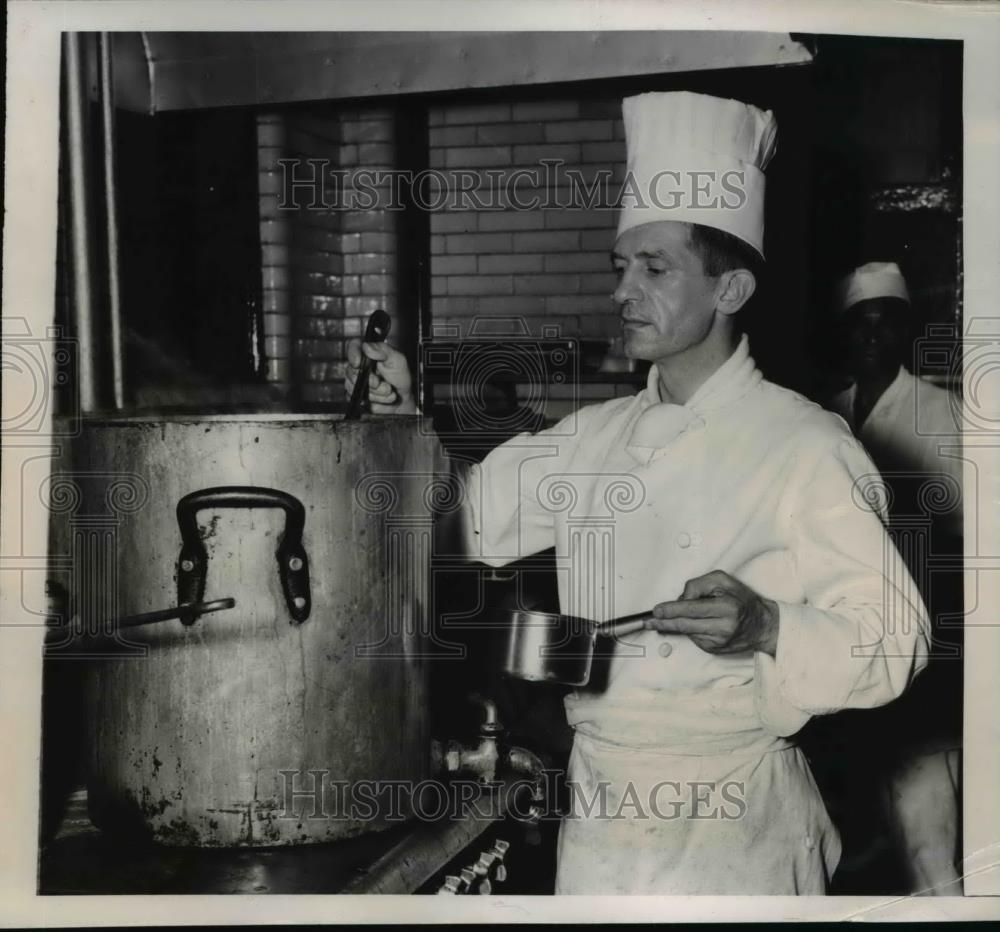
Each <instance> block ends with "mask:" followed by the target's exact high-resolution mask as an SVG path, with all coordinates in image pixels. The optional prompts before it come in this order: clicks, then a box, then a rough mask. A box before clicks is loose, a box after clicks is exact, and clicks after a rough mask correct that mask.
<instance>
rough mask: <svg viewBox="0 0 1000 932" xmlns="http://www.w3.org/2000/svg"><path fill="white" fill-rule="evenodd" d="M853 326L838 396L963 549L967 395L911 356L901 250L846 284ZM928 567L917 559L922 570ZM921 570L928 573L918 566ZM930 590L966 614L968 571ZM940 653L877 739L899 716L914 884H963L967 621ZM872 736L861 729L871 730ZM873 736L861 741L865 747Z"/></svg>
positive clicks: (888, 761)
mask: <svg viewBox="0 0 1000 932" xmlns="http://www.w3.org/2000/svg"><path fill="white" fill-rule="evenodd" d="M836 305H837V308H836V309H837V311H838V312H839V320H840V324H841V330H842V333H843V335H844V336H845V338H846V351H847V357H846V358H847V367H848V369H849V370H850V374H851V376H852V377H853V382H852V383H851V385H850V386H849V387H848V388H847V389H846V390H844V391H843V392H841V393H840V394H839V395H837V396H836V397H835V398H834V399H833V400H832V403H831V407H832V409H833V410H834V411H836V412H837V413H839V414H840V415H841V416H842V417H843V418H844V419H845V420H846V421H847V423H848V424H849V425H850V426H851V428H852V430H853V431H854V433H855V435H856V436H857V437H858V438H859V439H860V440H861V442H862V443H863V444H864V446H865V448H866V449H867V450H868V452H869V453H870V454H871V457H872V459H873V460H874V461H875V463H876V465H877V466H878V468H879V469H880V470H881V471H882V473H883V474H884V477H885V480H886V483H887V485H888V486H889V488H890V489H891V490H892V491H893V496H892V497H893V502H894V504H893V509H892V511H893V514H892V515H890V519H893V518H895V520H897V521H898V522H899V523H900V524H901V525H902V526H904V527H905V526H907V525H908V526H909V530H910V533H912V528H913V523H914V519H915V518H916V519H917V520H919V517H920V515H921V512H922V510H926V509H921V505H920V491H921V487H924V488H930V489H932V490H935V489H936V490H937V492H938V493H939V495H938V496H937V501H938V504H942V503H943V505H944V506H946V507H940V508H938V509H936V510H937V511H938V512H939V513H937V514H933V515H927V516H926V517H928V519H930V518H932V517H933V519H934V520H933V522H932V524H931V532H932V537H931V541H932V542H931V543H930V545H929V546H928V547H926V548H922V549H921V551H920V558H921V559H926V557H927V555H928V554H935V555H936V554H941V553H948V552H951V553H953V554H961V552H962V547H961V543H962V542H961V533H962V507H961V506H962V499H961V488H962V486H961V483H962V460H961V458H960V456H959V455H958V454H959V453H960V448H961V428H960V419H959V413H958V412H959V409H960V401H959V399H958V397H957V396H954V395H952V394H951V392H949V391H947V390H946V389H944V388H939V387H938V386H936V385H933V384H931V383H930V382H927V381H924V380H922V379H919V378H918V377H917V376H915V375H913V373H912V372H910V371H909V370H908V369H907V368H906V362H907V361H908V360H909V359H910V358H911V356H912V353H911V350H912V345H913V340H912V329H913V328H912V326H911V322H912V318H913V313H914V312H913V308H912V305H911V302H910V294H909V289H908V288H907V284H906V280H905V279H904V277H903V275H902V273H901V272H900V269H899V266H898V265H896V263H894V262H869V263H867V264H866V265H862V266H860V267H859V268H857V269H855V270H854V271H853V272H851V273H850V274H849V275H847V276H846V277H845V278H844V279H843V280H842V281H841V282H840V284H839V286H838V288H837V296H836ZM924 569H925V567H920V566H915V567H911V570H912V571H913V572H914V573H915V574H917V573H920V572H921V571H922V570H924ZM918 578H919V576H918ZM930 581H931V580H930V579H928V580H927V581H926V582H925V583H924V585H925V592H924V597H925V599H926V600H927V603H928V605H929V606H930V608H931V614H932V617H934V618H938V617H944V618H947V617H949V616H951V617H954V615H955V612H956V609H960V607H961V604H962V593H961V591H960V590H959V587H960V586H961V582H962V580H961V577H960V575H959V574H957V573H953V574H950V578H949V576H948V575H943V574H940V573H939V574H936V575H935V577H934V586H933V588H932V587H931V586H930ZM934 628H935V631H934V646H935V650H934V651H933V652H932V657H931V663H930V666H929V669H928V670H927V672H926V673H925V674H924V675H923V676H922V677H921V678H920V681H919V682H918V683H917V686H916V688H915V689H914V690H912V691H911V692H910V693H908V694H907V695H906V696H905V697H904V698H903V699H902V700H901V701H900V702H898V703H894V704H893V705H892V706H891V707H890V708H888V709H886V710H884V714H883V713H880V714H879V715H878V716H873V717H872V720H871V722H870V724H871V726H872V728H873V730H874V734H873V735H871V737H870V743H871V745H872V746H873V747H878V745H879V733H880V731H882V730H883V729H885V728H891V729H892V731H893V733H894V735H895V741H894V742H893V743H892V744H891V746H890V749H891V753H888V754H887V753H885V752H884V750H883V752H882V753H881V754H877V755H876V754H869V755H868V756H869V759H873V758H875V757H876V756H878V757H880V758H882V759H883V761H884V763H883V766H884V767H885V768H886V774H887V776H886V790H887V792H886V800H887V802H888V807H887V814H888V818H889V821H890V825H891V827H892V829H893V834H894V835H895V836H896V838H897V840H898V848H899V853H900V855H901V859H902V863H903V866H904V868H905V870H906V873H907V875H908V880H909V883H910V890H911V892H915V893H923V894H932V895H939V896H954V895H961V893H962V882H961V879H960V876H959V871H958V868H957V862H958V858H959V851H958V847H959V845H958V836H959V832H958V826H959V815H958V814H959V810H960V792H959V788H960V783H959V764H960V757H961V746H962V666H961V630H960V629H956V628H955V627H954V626H950V627H945V626H943V625H935V626H934ZM859 737H860V736H859ZM863 744H864V741H863V740H861V741H858V742H856V743H855V747H856V748H858V749H860V748H861V747H862V746H863Z"/></svg>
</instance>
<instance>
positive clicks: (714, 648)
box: [646, 570, 778, 657]
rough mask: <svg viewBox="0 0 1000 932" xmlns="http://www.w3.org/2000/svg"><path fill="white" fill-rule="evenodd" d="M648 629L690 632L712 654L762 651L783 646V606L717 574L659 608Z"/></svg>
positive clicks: (689, 584) (696, 581) (771, 651)
mask: <svg viewBox="0 0 1000 932" xmlns="http://www.w3.org/2000/svg"><path fill="white" fill-rule="evenodd" d="M653 615H654V618H652V619H651V620H649V621H647V622H646V627H648V628H652V629H654V630H656V631H659V632H660V633H661V634H686V635H688V637H690V638H691V640H692V641H694V643H695V644H697V645H698V647H700V648H701V649H702V650H703V651H707V652H708V653H710V654H738V653H743V652H746V651H751V650H752V651H761V652H762V653H765V654H770V655H771V656H772V657H773V656H774V653H775V651H776V650H777V646H778V606H777V605H776V604H775V603H774V602H772V601H771V600H770V599H765V598H762V597H761V596H759V595H758V594H757V593H756V592H754V591H753V589H751V588H750V587H749V586H745V585H744V584H743V583H741V582H740V581H739V580H738V579H736V578H734V577H733V576H730V575H729V574H728V573H724V572H723V571H722V570H714V571H713V572H711V573H706V574H705V575H704V576H699V577H697V579H690V580H688V581H687V583H685V585H684V591H683V592H682V593H681V597H680V598H679V599H677V600H676V601H673V602H661V603H660V604H659V605H656V606H655V607H654V608H653Z"/></svg>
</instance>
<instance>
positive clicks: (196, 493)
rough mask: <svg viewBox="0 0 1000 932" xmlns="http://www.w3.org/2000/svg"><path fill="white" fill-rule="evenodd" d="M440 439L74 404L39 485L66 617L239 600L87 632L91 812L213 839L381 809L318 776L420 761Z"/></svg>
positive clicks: (177, 840)
mask: <svg viewBox="0 0 1000 932" xmlns="http://www.w3.org/2000/svg"><path fill="white" fill-rule="evenodd" d="M440 457H441V453H440V448H439V445H438V442H437V440H436V439H435V438H434V436H433V435H432V433H431V431H430V428H429V426H428V425H427V423H426V422H424V421H423V420H422V419H420V418H409V417H392V418H370V419H366V420H363V421H354V422H347V421H344V420H343V419H340V418H334V417H330V416H291V415H251V416H234V417H225V416H218V417H198V418H184V417H172V418H157V419H156V420H155V421H154V420H142V419H139V418H120V419H94V418H90V419H88V420H86V421H85V422H84V426H83V429H82V431H81V433H80V436H79V437H77V438H76V439H75V440H74V441H73V443H72V445H71V450H68V451H67V452H66V453H65V454H63V455H62V456H61V457H57V461H56V464H55V469H54V473H53V478H52V486H51V499H52V502H53V513H54V514H53V537H52V539H53V554H54V558H55V562H56V563H59V561H60V559H61V561H62V565H63V566H64V567H65V568H66V570H65V574H64V575H65V576H66V579H65V580H64V581H65V584H66V588H67V591H68V592H69V593H70V601H71V604H72V605H73V606H74V609H73V611H75V612H76V613H77V616H78V617H77V622H79V621H80V616H82V615H89V618H90V622H88V625H89V626H90V627H92V625H93V623H94V620H95V619H96V620H97V623H98V624H100V623H102V622H101V618H102V617H105V616H109V615H114V616H115V617H122V616H126V615H136V614H140V613H143V612H148V611H153V610H157V609H162V608H164V607H169V606H176V605H178V604H180V603H187V602H195V601H199V600H201V599H204V600H215V599H223V598H226V597H232V598H234V599H235V601H236V606H235V608H233V609H230V610H225V611H217V612H215V613H214V614H210V615H202V616H200V617H190V616H188V617H182V618H180V619H174V620H169V621H160V622H158V623H156V624H146V625H143V626H142V627H137V628H129V629H127V630H122V631H118V632H117V634H114V633H112V637H113V640H114V641H115V643H114V644H111V645H110V647H111V648H113V649H109V642H108V639H107V638H104V639H103V640H100V641H95V642H93V643H92V644H91V650H89V652H88V653H89V658H88V659H87V660H86V662H87V664H88V665H89V669H88V674H87V676H86V684H87V685H86V695H87V702H86V704H87V718H88V747H89V755H90V760H89V800H90V808H91V816H92V818H93V819H94V821H95V823H96V824H98V825H99V826H101V827H103V828H106V829H115V830H139V831H141V832H143V833H144V834H146V835H151V836H152V837H153V838H154V839H155V840H157V841H159V842H162V843H166V844H176V845H222V846H232V845H279V844H292V843H300V842H320V841H330V840H333V839H336V838H340V837H345V836H348V835H353V834H357V833H359V832H362V831H365V830H368V829H374V828H380V827H383V826H384V825H385V824H386V819H387V818H388V816H389V815H392V813H391V812H390V813H386V812H383V811H380V810H377V811H375V812H374V813H371V812H363V813H362V814H361V815H360V816H359V815H357V814H356V813H353V812H351V811H347V812H346V813H345V812H344V810H345V809H347V808H348V807H346V806H345V805H344V798H345V797H344V796H343V795H341V796H340V797H337V796H336V794H334V793H333V792H332V790H331V783H338V782H339V784H340V785H341V786H343V785H345V784H346V785H347V786H349V787H352V788H353V787H354V786H355V785H356V784H358V782H359V781H390V780H397V781H398V780H403V781H412V782H418V781H420V780H421V779H424V778H425V777H426V776H428V768H429V761H430V751H429V744H430V736H429V726H428V683H427V677H426V656H425V653H424V649H425V637H424V636H425V634H426V632H427V629H428V624H429V619H428V617H427V612H428V605H429V598H428V584H429V560H430V554H431V546H432V544H431V541H432V538H431V518H432V514H431V511H432V508H433V507H435V505H434V502H435V499H437V500H438V501H440V496H441V494H442V483H443V482H444V480H443V479H442V478H441V465H442V464H441V460H440ZM445 497H447V495H446V496H445ZM77 647H78V645H77ZM56 649H57V650H58V645H56ZM290 790H294V791H297V792H299V793H300V794H304V795H300V796H299V797H297V798H293V797H290V795H289V791H290ZM348 792H349V791H348ZM317 793H318V794H319V795H317ZM290 801H291V802H292V803H293V805H292V806H291V807H289V805H288V804H289V802H290ZM404 808H405V799H404ZM404 814H405V813H404ZM332 815H336V816H341V817H336V818H334V817H330V816H332Z"/></svg>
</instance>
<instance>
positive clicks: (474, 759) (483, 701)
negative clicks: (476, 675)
mask: <svg viewBox="0 0 1000 932" xmlns="http://www.w3.org/2000/svg"><path fill="white" fill-rule="evenodd" d="M469 700H470V701H471V702H475V703H477V704H479V705H480V706H482V708H483V723H482V725H480V726H479V736H480V737H479V744H478V745H476V747H474V748H467V747H464V746H463V745H462V744H460V743H459V742H458V741H450V742H449V743H448V749H447V751H445V754H444V768H445V770H446V771H447V772H448V773H456V772H458V771H460V770H464V771H466V772H469V773H474V774H476V776H477V777H478V778H479V780H480V782H482V783H492V782H493V780H494V779H496V773H497V764H498V762H499V760H500V751H499V749H498V747H497V739H498V738H499V736H500V735H501V733H502V732H503V726H502V725H501V724H500V720H499V717H498V716H497V706H496V703H495V702H493V700H492V699H487V698H486V697H485V696H481V695H479V694H478V693H474V694H472V695H471V696H469Z"/></svg>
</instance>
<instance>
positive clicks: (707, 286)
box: [611, 220, 718, 361]
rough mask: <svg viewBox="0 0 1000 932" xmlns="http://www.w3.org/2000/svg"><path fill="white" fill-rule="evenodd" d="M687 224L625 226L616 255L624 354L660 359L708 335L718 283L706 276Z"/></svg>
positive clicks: (683, 349)
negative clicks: (690, 240)
mask: <svg viewBox="0 0 1000 932" xmlns="http://www.w3.org/2000/svg"><path fill="white" fill-rule="evenodd" d="M689 235H690V234H689V229H688V225H687V224H686V223H681V222H677V221H673V220H661V221H657V222H655V223H644V224H642V225H641V226H637V227H632V229H630V230H626V231H625V232H624V233H623V234H622V235H621V236H620V237H618V241H617V242H616V243H615V248H614V251H613V252H612V254H611V261H612V264H613V265H614V269H615V274H616V275H617V277H618V287H617V288H615V293H614V301H615V304H616V305H617V306H618V313H619V315H620V318H621V326H622V336H623V340H624V349H625V355H626V356H628V357H629V358H630V359H648V360H652V361H657V360H660V359H664V358H665V357H668V356H674V355H676V354H678V353H682V352H684V351H685V350H687V349H689V348H690V347H692V346H696V345H698V344H699V343H701V342H702V340H704V339H705V337H706V336H707V335H708V332H709V330H710V329H711V327H712V323H713V320H714V318H715V309H716V301H715V288H716V284H717V282H718V280H717V279H715V278H710V277H708V276H706V275H705V274H704V270H703V268H702V263H701V257H700V256H699V255H698V254H697V253H696V252H694V251H693V250H692V249H691V246H690V245H689Z"/></svg>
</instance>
